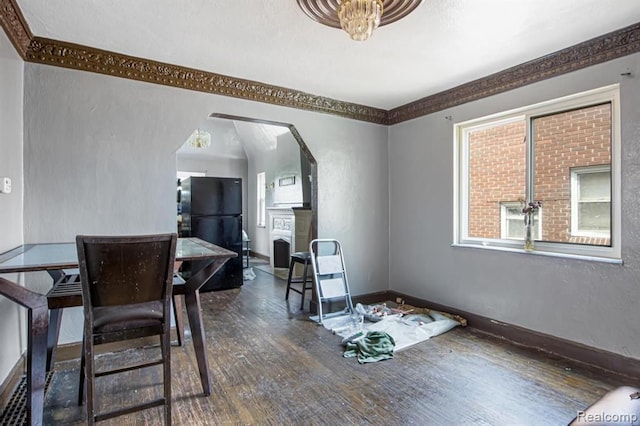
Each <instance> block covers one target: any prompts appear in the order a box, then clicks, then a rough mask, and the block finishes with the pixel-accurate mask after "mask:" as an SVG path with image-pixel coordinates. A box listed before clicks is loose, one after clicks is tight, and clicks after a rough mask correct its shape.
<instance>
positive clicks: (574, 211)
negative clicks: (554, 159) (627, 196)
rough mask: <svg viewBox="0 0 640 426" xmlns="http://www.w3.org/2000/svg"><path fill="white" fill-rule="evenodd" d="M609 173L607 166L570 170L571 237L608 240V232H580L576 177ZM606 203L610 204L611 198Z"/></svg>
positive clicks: (577, 181)
mask: <svg viewBox="0 0 640 426" xmlns="http://www.w3.org/2000/svg"><path fill="white" fill-rule="evenodd" d="M603 172H609V173H611V167H609V166H608V165H602V166H586V167H576V168H574V169H572V170H571V235H572V236H575V237H594V238H608V237H609V234H610V231H609V232H606V233H605V232H598V231H592V230H582V229H580V228H579V225H578V224H579V220H578V219H579V217H578V216H579V212H580V209H579V208H578V203H579V202H580V200H579V198H580V197H579V195H580V185H579V184H578V183H579V179H578V177H579V176H581V175H586V174H589V173H603ZM602 201H606V202H608V203H609V204H611V197H610V198H609V199H608V200H602Z"/></svg>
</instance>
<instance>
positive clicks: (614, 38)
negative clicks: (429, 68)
mask: <svg viewBox="0 0 640 426" xmlns="http://www.w3.org/2000/svg"><path fill="white" fill-rule="evenodd" d="M639 51H640V23H637V24H634V25H631V26H628V27H626V28H623V29H621V30H618V31H613V32H611V33H609V34H605V35H603V36H600V37H596V38H593V39H591V40H588V41H585V42H583V43H580V44H577V45H575V46H571V47H569V48H566V49H562V50H559V51H557V52H555V53H551V54H549V55H546V56H543V57H541V58H538V59H534V60H532V61H529V62H525V63H523V64H520V65H517V66H515V67H512V68H508V69H506V70H504V71H500V72H497V73H495V74H492V75H490V76H487V77H483V78H480V79H478V80H474V81H471V82H469V83H465V84H462V85H460V86H457V87H455V88H453V89H450V90H446V91H444V92H440V93H436V94H435V95H432V96H427V97H425V98H422V99H419V100H417V101H414V102H410V103H408V104H406V105H402V106H400V107H397V108H394V109H392V110H390V111H389V115H388V124H397V123H401V122H403V121H407V120H410V119H412V118H416V117H420V116H423V115H427V114H431V113H434V112H437V111H442V110H444V109H446V108H451V107H453V106H456V105H461V104H464V103H467V102H471V101H475V100H478V99H482V98H486V97H488V96H492V95H496V94H498V93H502V92H506V91H509V90H512V89H516V88H518V87H523V86H526V85H528V84H532V83H536V82H539V81H542V80H546V79H548V78H551V77H556V76H559V75H561V74H566V73H568V72H572V71H576V70H579V69H582V68H586V67H589V66H592V65H596V64H599V63H602V62H606V61H610V60H612V59H616V58H620V57H623V56H626V55H630V54H632V53H636V52H639Z"/></svg>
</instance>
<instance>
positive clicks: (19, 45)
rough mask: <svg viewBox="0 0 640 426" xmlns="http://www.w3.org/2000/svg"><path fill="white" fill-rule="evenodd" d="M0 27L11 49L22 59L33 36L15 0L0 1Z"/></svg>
mask: <svg viewBox="0 0 640 426" xmlns="http://www.w3.org/2000/svg"><path fill="white" fill-rule="evenodd" d="M0 25H2V28H3V29H4V32H5V34H7V37H8V38H9V40H11V43H12V44H13V47H14V48H15V49H16V51H17V52H18V54H19V55H20V56H21V57H22V59H24V58H25V54H26V52H27V48H28V47H29V43H30V42H31V39H32V38H33V34H31V30H30V29H29V25H27V21H26V20H25V19H24V16H22V12H21V11H20V8H19V7H18V5H17V4H16V2H15V0H0Z"/></svg>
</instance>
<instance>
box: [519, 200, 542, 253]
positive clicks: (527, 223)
mask: <svg viewBox="0 0 640 426" xmlns="http://www.w3.org/2000/svg"><path fill="white" fill-rule="evenodd" d="M540 207H542V201H532V202H530V203H527V204H526V205H525V206H524V207H523V208H522V213H524V249H525V250H526V251H531V250H533V220H534V216H535V214H536V212H537V211H538V210H539V209H540Z"/></svg>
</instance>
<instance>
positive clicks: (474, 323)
mask: <svg viewBox="0 0 640 426" xmlns="http://www.w3.org/2000/svg"><path fill="white" fill-rule="evenodd" d="M398 298H400V299H402V300H403V301H404V303H407V304H409V305H413V306H417V307H427V308H431V309H434V310H437V311H443V312H448V313H451V314H454V315H460V316H461V317H463V318H466V320H467V326H468V327H472V328H473V329H475V330H477V331H480V332H482V333H486V334H489V335H492V336H494V337H497V338H500V339H505V340H508V341H509V342H511V343H514V344H517V345H521V346H526V347H529V348H534V349H537V350H542V351H545V352H548V353H551V354H554V355H558V356H561V357H563V358H567V359H571V360H573V361H577V362H580V363H583V364H587V365H589V366H592V367H596V368H599V369H601V370H606V371H608V372H611V373H615V374H619V375H623V376H627V377H630V378H633V379H636V380H637V379H640V360H638V359H634V358H629V357H625V356H622V355H619V354H616V353H614V352H608V351H605V350H602V349H598V348H594V347H591V346H587V345H584V344H581V343H577V342H572V341H570V340H566V339H562V338H560V337H556V336H552V335H550V334H545V333H540V332H537V331H533V330H530V329H527V328H523V327H520V326H517V325H513V324H507V323H504V322H500V321H496V320H494V319H491V318H487V317H484V316H482V315H477V314H474V313H472V312H467V311H463V310H460V309H456V308H452V307H450V306H445V305H441V304H439V303H434V302H430V301H428V300H425V299H420V298H417V297H413V296H409V295H406V294H402V293H399V292H396V291H387V292H382V293H372V294H369V295H364V296H359V298H358V300H359V299H363V300H369V302H367V303H376V302H382V301H385V300H391V301H395V300H397V299H398ZM355 299H356V298H354V301H355ZM361 303H362V302H361Z"/></svg>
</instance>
